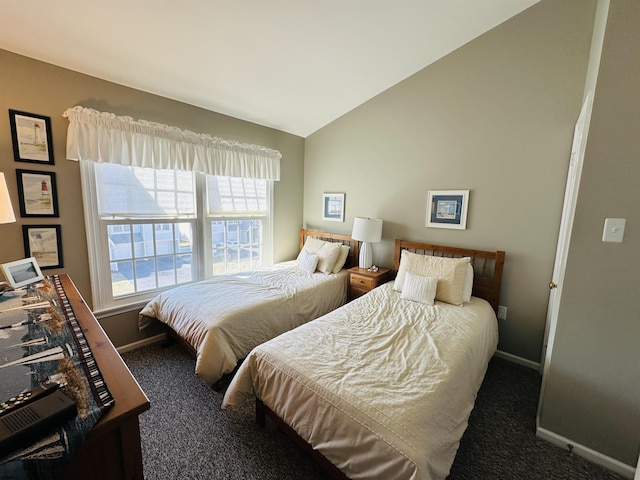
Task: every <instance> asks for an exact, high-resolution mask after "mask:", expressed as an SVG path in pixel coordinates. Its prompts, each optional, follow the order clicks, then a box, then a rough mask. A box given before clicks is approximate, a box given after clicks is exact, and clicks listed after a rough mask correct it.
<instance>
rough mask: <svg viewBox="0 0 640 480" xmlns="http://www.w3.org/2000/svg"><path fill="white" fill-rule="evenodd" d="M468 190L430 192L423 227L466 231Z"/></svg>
mask: <svg viewBox="0 0 640 480" xmlns="http://www.w3.org/2000/svg"><path fill="white" fill-rule="evenodd" d="M468 209H469V190H430V191H429V193H428V198H427V218H426V221H425V227H433V228H452V229H457V230H466V228H467V211H468Z"/></svg>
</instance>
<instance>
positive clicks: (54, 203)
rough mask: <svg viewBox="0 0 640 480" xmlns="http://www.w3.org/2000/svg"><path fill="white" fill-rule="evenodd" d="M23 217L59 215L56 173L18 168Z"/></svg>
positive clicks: (19, 197) (19, 194)
mask: <svg viewBox="0 0 640 480" xmlns="http://www.w3.org/2000/svg"><path fill="white" fill-rule="evenodd" d="M16 178H17V182H18V199H19V202H18V203H19V205H20V216H21V217H58V216H59V212H58V192H57V189H56V174H55V173H54V172H41V171H36V170H20V169H16Z"/></svg>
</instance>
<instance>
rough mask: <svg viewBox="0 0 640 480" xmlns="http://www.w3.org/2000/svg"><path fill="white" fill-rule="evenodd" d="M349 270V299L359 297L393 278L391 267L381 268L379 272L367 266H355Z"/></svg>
mask: <svg viewBox="0 0 640 480" xmlns="http://www.w3.org/2000/svg"><path fill="white" fill-rule="evenodd" d="M347 271H348V272H349V300H353V299H354V298H358V297H360V296H362V295H364V294H365V293H367V292H369V291H371V290H373V289H374V288H376V287H378V286H380V285H382V284H383V283H386V282H388V281H389V280H390V279H391V269H389V268H380V269H378V271H377V272H374V271H372V270H369V269H367V268H360V267H353V268H350V269H349V270H347Z"/></svg>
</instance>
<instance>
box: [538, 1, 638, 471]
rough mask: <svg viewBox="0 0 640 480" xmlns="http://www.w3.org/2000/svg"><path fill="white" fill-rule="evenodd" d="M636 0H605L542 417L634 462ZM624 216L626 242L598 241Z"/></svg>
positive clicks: (547, 424)
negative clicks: (606, 9)
mask: <svg viewBox="0 0 640 480" xmlns="http://www.w3.org/2000/svg"><path fill="white" fill-rule="evenodd" d="M639 52H640V3H639V2H637V1H635V0H613V1H611V5H610V9H609V16H608V22H607V28H606V33H605V41H604V46H603V53H602V59H601V64H600V72H599V75H598V80H597V87H596V94H595V98H594V104H593V114H592V118H591V127H590V129H589V137H588V141H587V148H586V152H585V160H584V167H583V171H582V179H581V182H580V192H579V197H578V204H577V207H576V214H575V220H574V224H573V232H572V238H571V244H570V248H569V256H568V261H567V270H566V275H565V280H564V288H563V292H562V300H561V303H560V310H559V315H558V325H557V329H556V336H555V342H554V348H553V353H552V356H551V361H550V363H549V372H548V374H547V375H546V388H545V394H544V397H543V399H542V410H541V415H540V426H541V427H542V428H544V429H547V430H549V431H552V432H554V433H556V434H558V435H560V436H562V437H565V438H569V439H574V440H576V441H578V442H579V443H580V444H582V445H583V446H585V447H586V448H589V449H591V450H594V451H596V452H600V453H602V454H604V455H606V456H608V457H612V458H614V459H616V460H618V461H620V462H622V463H623V464H626V465H631V466H635V464H636V462H637V460H638V452H639V451H640V347H639V339H640V314H639V312H640V308H639V307H638V295H639V294H640V250H639V249H638V245H639V244H640V229H639V228H638V226H639V225H640V207H639V203H638V192H640V89H639V88H638V85H639V84H638V79H639V78H640V54H639ZM607 217H614V218H618V217H621V218H626V219H627V224H626V231H625V235H624V241H623V243H603V242H602V241H601V238H602V231H603V226H604V219H605V218H607Z"/></svg>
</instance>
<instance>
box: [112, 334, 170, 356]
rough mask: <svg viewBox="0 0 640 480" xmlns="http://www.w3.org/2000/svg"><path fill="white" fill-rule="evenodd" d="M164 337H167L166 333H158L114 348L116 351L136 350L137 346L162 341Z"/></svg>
mask: <svg viewBox="0 0 640 480" xmlns="http://www.w3.org/2000/svg"><path fill="white" fill-rule="evenodd" d="M166 339H167V334H166V333H159V334H158V335H154V336H153V337H149V338H145V339H144V340H138V341H137V342H133V343H128V344H127V345H122V346H121V347H118V348H116V350H118V353H124V352H130V351H131V350H136V349H138V348H142V347H146V346H147V345H151V344H154V343H160V342H163V341H165V340H166Z"/></svg>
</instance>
